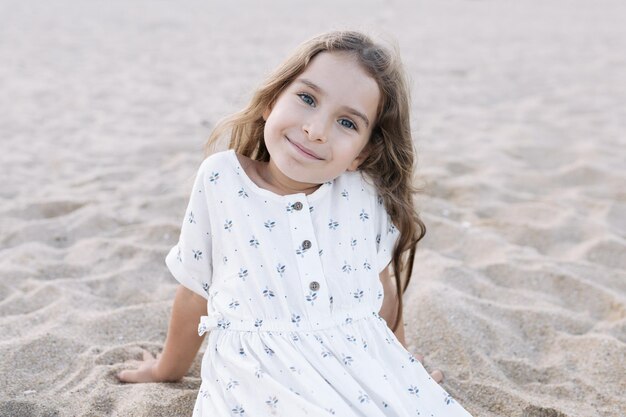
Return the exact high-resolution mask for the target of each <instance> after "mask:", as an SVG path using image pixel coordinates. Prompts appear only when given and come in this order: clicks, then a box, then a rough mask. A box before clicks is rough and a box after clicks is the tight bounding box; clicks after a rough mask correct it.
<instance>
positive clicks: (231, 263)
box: [166, 150, 471, 417]
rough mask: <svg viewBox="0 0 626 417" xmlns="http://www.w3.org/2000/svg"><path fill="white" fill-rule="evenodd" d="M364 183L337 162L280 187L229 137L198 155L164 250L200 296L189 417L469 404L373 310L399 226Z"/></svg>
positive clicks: (445, 411)
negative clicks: (257, 171) (291, 186)
mask: <svg viewBox="0 0 626 417" xmlns="http://www.w3.org/2000/svg"><path fill="white" fill-rule="evenodd" d="M372 184H373V183H372V182H371V181H368V179H367V178H366V177H365V175H363V174H362V173H360V172H359V171H357V172H346V173H344V174H342V175H341V176H339V177H338V178H336V179H335V180H333V181H330V182H327V183H324V184H322V185H321V186H320V187H319V188H318V189H317V190H316V191H315V192H313V193H312V194H310V195H304V194H292V195H285V196H280V195H277V194H274V193H271V192H269V191H268V190H263V189H261V188H259V187H258V186H257V185H256V184H254V183H253V182H252V180H251V179H250V178H249V177H248V176H247V174H246V173H245V171H244V170H243V168H242V167H241V164H240V163H239V161H238V158H237V155H236V154H235V153H234V151H232V150H229V151H226V152H219V153H216V154H213V155H211V156H210V157H209V158H207V159H206V160H205V161H204V162H203V164H202V166H201V167H200V170H199V171H198V175H197V177H196V181H195V183H194V185H193V190H192V193H191V198H190V201H189V206H188V208H187V211H186V213H185V217H184V221H183V223H182V227H181V234H180V238H179V241H178V243H177V244H176V246H174V247H173V248H172V250H171V251H170V253H169V254H168V256H167V258H166V263H167V265H168V267H169V269H170V271H171V272H172V275H173V276H174V277H175V278H176V279H177V280H178V281H179V282H180V283H181V284H182V285H184V286H186V287H187V288H189V289H190V290H192V291H194V292H196V293H197V294H199V295H201V296H203V297H204V298H206V299H207V307H208V314H209V320H203V321H202V323H201V325H202V327H203V328H202V330H203V332H205V331H206V332H208V335H209V336H208V342H207V343H208V344H207V348H206V351H205V354H204V358H203V361H202V384H201V386H200V391H199V393H198V396H197V399H196V404H195V407H194V412H193V415H194V417H202V416H216V415H226V414H228V415H231V416H257V415H259V416H266V415H267V416H270V415H293V416H298V415H316V416H317V415H320V416H333V415H337V416H348V417H355V416H361V415H368V416H380V417H383V416H384V415H398V416H432V417H443V416H445V417H471V416H470V414H469V413H467V412H466V411H465V410H464V409H463V408H462V407H461V406H460V405H459V404H458V403H456V402H455V401H454V399H453V398H452V397H451V396H450V395H449V394H448V393H447V392H445V391H444V390H443V389H442V388H441V387H440V386H439V385H438V384H437V383H435V382H434V381H433V380H432V379H431V378H430V377H429V375H428V373H427V372H426V371H425V370H424V368H423V367H422V366H421V364H420V363H419V362H418V361H416V360H415V359H414V357H413V356H412V355H411V354H410V353H409V352H407V350H406V349H404V347H403V346H402V345H401V344H400V342H398V340H397V339H396V337H395V335H394V334H393V333H392V332H391V330H390V329H389V328H388V327H387V324H386V323H385V322H384V320H383V319H382V317H380V315H379V314H378V312H379V311H380V308H381V305H382V301H383V287H382V285H381V283H380V279H379V273H380V272H381V271H382V270H383V269H384V268H385V267H386V266H387V265H388V264H389V262H390V260H391V255H392V250H393V246H394V244H395V242H396V240H397V238H398V236H399V233H398V230H397V229H396V227H395V226H394V225H393V223H392V222H391V221H390V218H389V215H388V214H387V212H386V210H385V207H384V204H383V199H382V198H381V197H380V196H379V195H378V194H377V193H376V190H375V188H374V186H373V185H372ZM296 203H298V204H296ZM313 207H315V209H313ZM264 381H267V382H264ZM320 404H322V406H323V407H324V408H320ZM320 410H321V412H320ZM381 410H385V411H384V414H383V412H382V411H381ZM324 413H325V414H324Z"/></svg>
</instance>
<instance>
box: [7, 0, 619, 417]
mask: <svg viewBox="0 0 626 417" xmlns="http://www.w3.org/2000/svg"><path fill="white" fill-rule="evenodd" d="M235 3H236V4H237V5H235ZM624 22H626V3H625V2H623V1H621V0H613V1H608V0H598V1H593V2H592V1H584V0H552V1H539V0H528V1H513V0H505V1H487V0H485V1H478V0H474V1H470V0H463V1H462V0H443V1H429V2H426V1H408V0H404V1H382V0H364V1H353V0H349V1H341V2H332V1H322V2H306V3H304V2H293V1H287V0H280V1H271V2H270V1H268V2H259V1H257V2H252V1H247V2H209V1H187V2H173V1H164V0H154V1H147V0H136V1H121V0H108V1H96V0H91V1H82V0H81V1H79V0H72V1H69V0H59V1H50V2H43V1H34V0H26V1H22V0H20V1H18V0H0V91H1V93H0V146H1V149H0V150H1V151H0V416H11V417H37V416H60V417H65V416H94V417H95V416H138V417H141V416H146V417H147V416H151V417H155V416H190V415H191V409H192V405H193V402H194V400H195V396H196V393H197V390H198V387H199V384H200V379H199V358H200V357H199V356H198V358H197V359H196V362H195V363H194V366H193V367H192V369H191V370H190V372H189V374H188V375H187V376H186V377H185V378H184V379H183V381H182V382H180V383H175V384H143V385H124V384H120V383H118V382H117V380H116V379H115V373H116V372H117V371H119V370H121V369H124V368H125V367H127V366H128V364H125V361H128V360H131V359H138V358H139V357H140V356H141V352H142V348H146V349H148V350H150V351H152V352H154V353H156V352H158V351H159V350H160V349H161V347H162V344H163V341H164V338H165V334H166V326H167V321H168V318H169V311H170V308H171V301H172V298H173V294H174V290H175V288H176V284H175V281H174V279H173V278H172V277H171V276H170V274H169V272H168V271H167V269H166V267H165V265H164V256H165V254H166V252H167V250H168V249H169V248H170V247H171V246H172V245H173V244H174V243H175V241H176V239H177V236H178V232H179V228H180V222H181V221H182V217H183V215H184V210H185V207H186V202H187V198H188V193H189V190H190V187H191V183H192V180H193V176H194V174H195V171H196V169H197V167H198V165H199V164H200V162H201V160H202V159H203V153H202V147H203V144H204V141H205V139H206V137H207V135H208V134H209V132H210V131H211V129H212V127H213V126H214V125H215V123H216V121H217V120H218V119H220V118H221V117H223V116H225V115H227V114H229V113H230V112H233V111H235V110H238V109H239V108H241V107H242V106H243V104H244V103H245V102H246V100H247V99H248V97H249V95H250V94H251V91H252V88H253V87H254V86H255V85H257V84H258V83H259V82H260V81H261V79H262V77H263V76H264V74H266V73H267V72H268V71H269V70H270V69H271V68H273V67H274V66H275V65H276V64H277V63H279V62H280V61H281V60H282V58H283V57H285V56H286V54H287V53H288V52H289V51H291V50H292V48H293V47H294V46H295V45H297V44H298V43H299V42H300V41H302V40H304V39H306V38H308V37H310V36H311V35H313V34H316V33H319V32H322V31H325V30H329V29H335V28H356V29H365V30H369V31H370V32H372V33H374V34H381V35H383V36H387V37H391V38H395V39H397V40H398V43H399V46H400V50H401V52H402V55H403V59H404V61H405V63H406V66H407V68H408V70H409V72H410V75H411V79H412V85H413V92H412V97H413V103H414V106H413V127H414V131H415V139H416V147H417V150H418V153H419V167H418V169H419V175H418V178H417V180H418V181H419V183H420V184H421V185H422V187H423V189H424V191H423V193H422V194H421V195H420V196H419V206H420V211H421V214H422V217H423V219H424V221H425V223H426V225H427V227H428V234H427V237H426V238H425V239H424V240H423V241H422V243H421V245H420V248H419V250H418V255H417V260H416V265H415V271H414V272H415V273H414V276H413V280H412V284H411V286H410V288H409V290H408V292H407V294H406V298H405V300H406V304H407V305H406V310H405V321H406V333H407V340H408V342H409V343H410V345H411V349H412V351H413V352H415V353H423V354H425V355H426V366H427V367H428V368H429V369H432V368H440V369H442V370H443V371H444V372H445V374H446V376H447V379H446V381H445V384H444V387H445V388H446V389H447V390H448V391H449V392H450V393H451V394H452V395H453V396H454V397H455V398H456V399H457V400H458V401H459V402H460V403H461V404H463V405H464V406H465V407H466V408H467V409H468V410H469V411H470V412H472V413H473V415H474V416H475V417H483V416H484V417H496V416H506V417H563V416H566V417H595V416H602V417H624V416H626V394H625V393H626V134H625V132H626V53H625V52H624V51H626V26H625V25H624Z"/></svg>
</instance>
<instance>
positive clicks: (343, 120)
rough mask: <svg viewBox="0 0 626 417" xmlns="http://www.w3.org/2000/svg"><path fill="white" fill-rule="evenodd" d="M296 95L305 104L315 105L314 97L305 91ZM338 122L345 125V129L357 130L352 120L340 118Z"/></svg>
mask: <svg viewBox="0 0 626 417" xmlns="http://www.w3.org/2000/svg"><path fill="white" fill-rule="evenodd" d="M297 95H298V97H300V100H302V101H303V102H304V103H305V104H307V105H309V106H311V105H312V106H315V99H314V98H313V97H312V96H311V95H310V94H307V93H298V94H297ZM307 99H308V100H310V102H309V101H307ZM342 122H348V123H350V126H346V125H345V124H343V123H342ZM339 124H340V125H341V126H343V127H345V128H346V129H353V130H357V126H356V123H354V122H353V121H352V120H349V119H340V123H339Z"/></svg>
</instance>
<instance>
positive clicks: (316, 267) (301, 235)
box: [289, 197, 331, 326]
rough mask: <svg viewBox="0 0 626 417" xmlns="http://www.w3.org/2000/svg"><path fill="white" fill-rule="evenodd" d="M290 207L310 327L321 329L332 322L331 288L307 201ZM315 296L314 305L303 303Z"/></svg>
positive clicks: (301, 286)
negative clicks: (325, 273)
mask: <svg viewBox="0 0 626 417" xmlns="http://www.w3.org/2000/svg"><path fill="white" fill-rule="evenodd" d="M289 207H290V208H291V209H292V210H290V213H289V223H290V232H291V237H292V242H294V243H296V242H297V243H296V245H295V246H296V248H294V249H295V253H296V256H295V259H296V262H297V268H298V272H299V275H300V288H301V297H302V303H298V304H299V305H303V308H304V310H305V311H303V313H305V315H306V316H307V318H308V319H309V320H311V325H313V326H316V324H317V323H319V325H322V324H323V322H324V321H326V320H328V319H330V308H331V306H330V301H329V294H328V286H327V285H326V281H325V278H324V272H323V268H322V262H321V259H320V256H319V253H318V247H317V244H316V242H315V236H316V235H315V231H314V228H313V221H312V214H311V211H310V210H309V205H308V201H307V200H306V198H305V197H303V198H301V199H298V200H296V201H291V202H290V204H289ZM312 292H313V293H316V296H315V297H314V300H315V301H314V302H307V301H304V300H306V299H307V297H308V298H309V300H310V299H311V298H312V297H311V296H312V294H311V293H312Z"/></svg>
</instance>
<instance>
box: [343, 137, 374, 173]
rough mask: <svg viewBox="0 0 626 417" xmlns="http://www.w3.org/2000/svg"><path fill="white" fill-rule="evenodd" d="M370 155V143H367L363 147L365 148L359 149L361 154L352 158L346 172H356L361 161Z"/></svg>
mask: <svg viewBox="0 0 626 417" xmlns="http://www.w3.org/2000/svg"><path fill="white" fill-rule="evenodd" d="M370 153H371V147H370V143H369V142H367V144H366V145H365V147H363V149H361V152H360V153H359V154H358V155H357V157H356V158H354V160H353V161H352V162H351V163H350V166H349V167H348V169H347V171H356V170H358V169H359V167H360V166H361V164H362V163H363V161H365V160H366V159H367V157H368V156H370Z"/></svg>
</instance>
